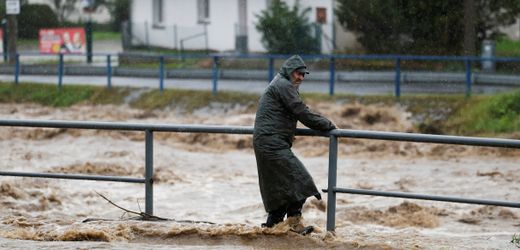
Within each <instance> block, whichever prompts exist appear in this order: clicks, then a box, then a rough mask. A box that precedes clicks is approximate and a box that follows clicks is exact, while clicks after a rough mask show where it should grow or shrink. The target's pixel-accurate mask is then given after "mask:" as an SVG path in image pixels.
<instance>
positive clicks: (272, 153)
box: [253, 55, 335, 212]
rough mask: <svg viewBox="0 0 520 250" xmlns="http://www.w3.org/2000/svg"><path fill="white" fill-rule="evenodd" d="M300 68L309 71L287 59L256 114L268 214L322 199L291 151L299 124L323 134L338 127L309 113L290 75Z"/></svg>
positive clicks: (262, 188) (258, 158)
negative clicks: (309, 199)
mask: <svg viewBox="0 0 520 250" xmlns="http://www.w3.org/2000/svg"><path fill="white" fill-rule="evenodd" d="M300 68H307V66H306V65H305V63H304V62H303V60H302V59H301V57H299V56H297V55H296V56H292V57H291V58H289V59H287V61H285V62H284V64H283V65H282V67H281V69H280V72H279V73H278V74H277V75H276V76H275V77H274V79H273V80H272V81H271V83H270V84H269V86H268V87H267V89H266V90H265V91H264V93H263V94H262V97H261V98H260V101H259V104H258V110H257V112H256V119H255V129H254V136H253V146H254V150H255V156H256V162H257V167H258V179H259V184H260V192H261V194H262V200H263V203H264V207H265V210H266V211H267V212H271V211H274V210H276V209H278V208H281V207H283V206H287V205H288V204H289V203H292V202H297V201H301V200H304V199H306V198H308V197H310V196H313V195H314V196H316V197H320V193H319V191H318V189H317V188H316V185H315V184H314V181H313V180H312V177H311V176H310V174H309V173H308V172H307V170H306V169H305V167H304V166H303V164H302V163H301V161H300V160H298V158H296V156H295V155H294V154H293V152H292V151H291V147H292V142H293V140H294V133H295V129H296V123H297V121H300V122H301V123H303V124H304V125H305V126H307V127H309V128H312V129H316V130H322V131H328V130H331V129H334V128H335V127H334V125H333V123H332V122H331V121H329V120H328V119H327V118H325V117H323V116H321V115H319V114H316V113H314V112H312V111H310V110H309V108H308V107H307V105H305V103H303V101H302V99H301V98H300V94H299V92H298V89H297V87H296V86H294V85H292V84H291V82H290V77H289V76H290V74H291V73H292V72H293V71H294V70H296V69H300Z"/></svg>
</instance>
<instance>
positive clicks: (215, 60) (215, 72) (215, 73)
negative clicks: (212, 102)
mask: <svg viewBox="0 0 520 250" xmlns="http://www.w3.org/2000/svg"><path fill="white" fill-rule="evenodd" d="M217 84H218V56H214V57H213V92H212V93H213V95H216V94H217Z"/></svg>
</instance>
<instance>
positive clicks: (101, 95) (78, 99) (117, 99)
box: [0, 83, 129, 107]
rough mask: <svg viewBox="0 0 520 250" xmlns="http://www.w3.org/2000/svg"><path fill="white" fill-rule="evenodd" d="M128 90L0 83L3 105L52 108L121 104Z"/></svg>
mask: <svg viewBox="0 0 520 250" xmlns="http://www.w3.org/2000/svg"><path fill="white" fill-rule="evenodd" d="M128 93H129V90H128V89H123V88H117V89H110V90H109V89H106V88H103V87H95V86H80V85H77V86H76V85H75V86H63V87H62V88H61V90H60V89H58V87H57V86H55V85H47V84H36V83H21V84H18V85H15V84H13V83H0V102H1V103H38V104H41V105H45V106H52V107H68V106H71V105H74V104H78V103H90V104H121V103H123V101H124V97H125V96H127V95H128Z"/></svg>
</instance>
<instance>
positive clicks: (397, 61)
mask: <svg viewBox="0 0 520 250" xmlns="http://www.w3.org/2000/svg"><path fill="white" fill-rule="evenodd" d="M0 54H1V53H0ZM121 55H124V54H121ZM21 56H55V57H56V56H57V57H58V65H57V75H58V86H59V87H60V88H61V86H62V79H63V75H64V60H63V57H64V56H74V57H78V56H101V57H106V70H105V72H106V76H107V87H108V88H110V87H111V81H112V80H111V78H112V75H113V74H112V73H113V67H112V65H111V60H112V58H115V57H116V56H119V55H118V54H107V53H92V54H40V53H34V52H22V53H17V55H16V57H15V59H16V62H15V64H14V81H15V83H18V82H19V75H20V73H21V71H20V67H21V64H20V57H21ZM131 56H132V57H136V58H148V59H152V60H154V61H156V62H158V63H159V66H158V69H157V73H158V78H159V89H160V90H161V91H162V90H163V89H164V78H165V77H166V74H165V60H166V59H179V60H184V59H202V58H211V59H213V65H212V69H211V78H212V92H213V94H215V95H216V94H217V92H218V80H219V77H220V66H219V61H220V60H221V59H263V60H266V61H267V64H268V72H267V78H266V83H267V82H269V81H270V80H271V79H273V77H274V74H275V69H274V61H275V60H283V59H286V58H288V57H289V56H290V55H278V54H218V53H217V54H182V55H177V54H164V55H152V54H138V55H136V54H132V55H131ZM302 58H303V59H319V60H328V61H329V77H328V81H329V94H330V95H334V87H335V84H336V80H337V78H338V74H337V73H336V60H338V59H350V60H385V61H393V62H394V71H393V75H394V95H395V97H397V98H399V97H400V96H401V82H402V80H403V79H402V78H403V75H402V70H401V63H402V62H403V61H458V62H461V63H464V67H465V71H464V82H465V95H466V97H469V96H470V95H471V92H472V90H471V88H472V85H473V82H474V81H475V79H474V78H475V75H474V74H473V72H472V68H471V67H472V63H475V62H510V63H518V62H520V57H477V56H418V55H345V54H331V55H322V54H319V55H302ZM412 77H413V76H412ZM479 77H480V76H479ZM492 77H495V76H492ZM506 77H507V76H506ZM484 78H485V76H484ZM508 81H509V80H508Z"/></svg>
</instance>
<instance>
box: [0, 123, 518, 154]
mask: <svg viewBox="0 0 520 250" xmlns="http://www.w3.org/2000/svg"><path fill="white" fill-rule="evenodd" d="M0 126H14V127H46V128H69V129H100V130H134V131H146V130H150V131H156V132H180V133H219V134H253V132H254V128H253V127H251V126H229V125H200V124H149V123H128V122H106V121H67V120H34V119H26V120H14V119H1V120H0ZM296 135H303V136H323V137H328V136H330V135H334V136H337V137H348V138H360V139H375V140H390V141H407V142H424V143H439V144H454V145H469V146H486V147H503V148H520V140H516V139H502V138H489V137H470V136H455V135H434V134H418V133H404V132H384V131H372V130H356V129H335V130H332V131H330V132H320V131H316V130H312V129H308V128H297V129H296Z"/></svg>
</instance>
